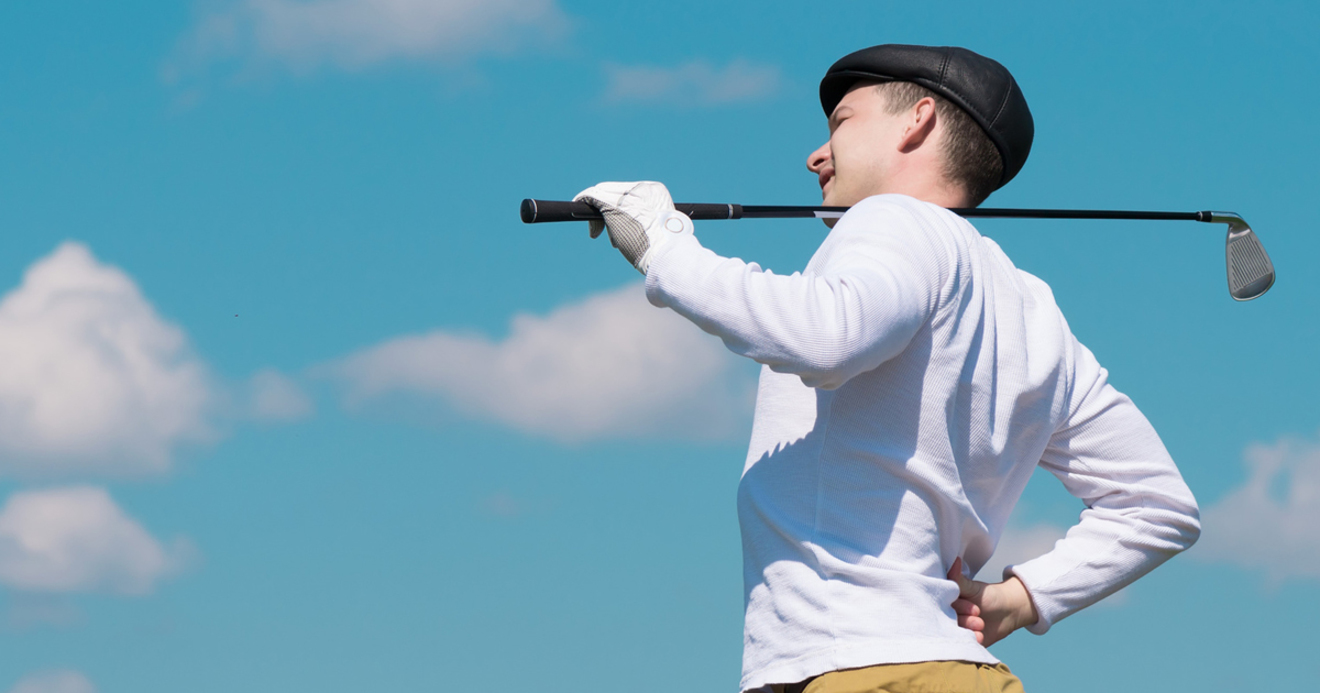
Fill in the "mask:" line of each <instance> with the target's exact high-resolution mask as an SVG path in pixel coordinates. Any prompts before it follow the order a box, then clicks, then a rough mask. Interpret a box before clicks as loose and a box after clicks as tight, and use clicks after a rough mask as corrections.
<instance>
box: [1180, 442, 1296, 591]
mask: <svg viewBox="0 0 1320 693" xmlns="http://www.w3.org/2000/svg"><path fill="white" fill-rule="evenodd" d="M1243 457H1244V458H1245V462H1246V469H1247V480H1246V482H1245V483H1243V484H1242V485H1241V486H1239V487H1237V488H1235V489H1233V490H1232V491H1230V492H1229V493H1228V494H1227V495H1226V496H1224V497H1223V498H1222V499H1220V500H1219V502H1217V503H1215V504H1214V505H1212V506H1210V507H1209V508H1206V509H1205V510H1204V511H1203V512H1202V513H1201V526H1202V532H1201V540H1200V541H1199V542H1197V544H1196V546H1195V547H1193V549H1192V550H1191V551H1190V552H1189V555H1192V556H1195V557H1196V558H1198V559H1200V560H1203V561H1208V562H1216V563H1231V564H1234V565H1238V566H1242V567H1244V568H1248V569H1251V570H1257V571H1261V572H1263V573H1265V575H1266V577H1267V579H1268V580H1269V581H1270V583H1272V584H1278V583H1281V582H1283V581H1285V580H1289V579H1311V580H1316V579H1320V443H1317V442H1311V441H1302V440H1296V439H1287V438H1285V439H1283V440H1280V441H1277V442H1276V443H1274V444H1272V445H1264V444H1254V445H1251V446H1250V447H1248V448H1247V449H1246V451H1245V453H1244V455H1243Z"/></svg>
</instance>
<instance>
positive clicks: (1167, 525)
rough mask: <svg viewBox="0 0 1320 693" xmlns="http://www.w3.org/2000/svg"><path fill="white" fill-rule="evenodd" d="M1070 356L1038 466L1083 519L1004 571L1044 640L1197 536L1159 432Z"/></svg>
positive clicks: (1193, 508) (1193, 514)
mask: <svg viewBox="0 0 1320 693" xmlns="http://www.w3.org/2000/svg"><path fill="white" fill-rule="evenodd" d="M1073 353H1074V356H1075V359H1074V363H1075V366H1074V372H1075V380H1074V383H1073V393H1072V397H1071V398H1070V399H1071V406H1070V409H1069V413H1068V416H1067V417H1066V419H1065V420H1064V421H1063V422H1062V424H1061V425H1060V426H1059V428H1058V429H1057V430H1056V431H1055V433H1054V435H1053V436H1052V438H1051V439H1050V442H1049V445H1048V447H1047V448H1046V449H1045V452H1044V454H1043V456H1042V459H1041V461H1040V465H1041V466H1042V467H1044V468H1045V469H1048V470H1049V471H1050V472H1051V473H1052V474H1054V476H1056V477H1058V479H1059V480H1060V481H1061V482H1063V485H1064V487H1066V488H1067V489H1068V492H1069V493H1071V494H1072V495H1074V496H1076V497H1077V498H1080V499H1082V501H1084V502H1085V503H1086V509H1085V510H1083V511H1082V514H1081V519H1080V521H1079V522H1078V523H1077V524H1076V525H1075V526H1073V527H1072V529H1070V530H1069V531H1068V533H1067V535H1066V536H1065V537H1064V538H1063V539H1060V540H1059V541H1058V543H1056V544H1055V546H1054V549H1053V550H1052V551H1050V552H1049V553H1047V554H1045V555H1043V556H1041V557H1039V558H1035V559H1032V560H1030V561H1027V562H1025V563H1021V564H1018V565H1014V566H1009V567H1008V568H1005V570H1004V576H1005V577H1008V576H1009V575H1016V576H1017V577H1018V579H1020V580H1022V583H1023V584H1024V585H1025V586H1026V588H1027V591H1028V592H1029V593H1030V594H1031V598H1032V601H1033V603H1034V604H1035V605H1036V609H1037V611H1038V612H1039V614H1040V620H1039V621H1037V622H1036V624H1035V625H1033V626H1030V627H1028V630H1030V631H1031V632H1033V633H1036V634H1038V635H1039V634H1043V633H1044V632H1045V631H1047V630H1049V629H1050V626H1052V625H1053V624H1054V623H1055V622H1057V621H1058V620H1060V619H1062V618H1064V617H1066V616H1069V615H1071V614H1073V613H1076V612H1077V611H1079V610H1081V609H1083V608H1085V607H1087V606H1090V605H1091V604H1094V603H1095V602H1098V601H1100V600H1101V599H1103V598H1105V597H1107V596H1109V595H1110V594H1113V593H1114V592H1117V591H1118V590H1120V589H1122V588H1123V587H1125V586H1127V585H1128V584H1130V583H1132V582H1133V581H1135V580H1136V579H1137V578H1139V577H1141V576H1142V575H1145V574H1146V573H1148V572H1150V571H1151V570H1153V569H1155V567H1156V566H1158V565H1160V564H1161V563H1163V562H1164V561H1166V560H1168V559H1169V558H1171V557H1172V556H1173V555H1174V554H1177V553H1178V552H1180V551H1183V550H1184V549H1186V548H1188V547H1189V546H1191V545H1192V544H1193V543H1194V542H1195V541H1196V539H1197V537H1198V536H1199V535H1200V531H1201V525H1200V519H1199V513H1198V510H1197V505H1196V499H1195V498H1194V497H1193V496H1192V492H1191V490H1190V489H1189V488H1188V487H1187V484H1186V483H1185V482H1184V481H1183V478H1182V475H1181V474H1180V473H1179V472H1178V468H1177V466H1175V465H1174V462H1173V459H1172V458H1170V456H1169V453H1168V451H1167V450H1166V449H1165V447H1164V444H1163V442H1161V441H1160V438H1159V435H1158V434H1156V432H1155V429H1154V427H1152V426H1151V425H1150V422H1149V421H1147V420H1146V417H1145V416H1144V415H1142V413H1141V412H1140V411H1139V410H1138V409H1137V407H1136V405H1134V404H1133V403H1132V400H1130V399H1128V398H1127V396H1125V395H1123V394H1122V393H1120V392H1118V391H1117V390H1115V389H1114V388H1113V386H1112V385H1110V384H1109V382H1108V373H1107V372H1106V371H1105V369H1104V368H1102V367H1100V364H1099V363H1097V362H1096V359H1095V356H1094V355H1092V354H1091V352H1090V350H1088V349H1087V348H1086V347H1084V346H1082V345H1081V344H1080V343H1078V342H1077V341H1076V340H1075V339H1074V340H1073Z"/></svg>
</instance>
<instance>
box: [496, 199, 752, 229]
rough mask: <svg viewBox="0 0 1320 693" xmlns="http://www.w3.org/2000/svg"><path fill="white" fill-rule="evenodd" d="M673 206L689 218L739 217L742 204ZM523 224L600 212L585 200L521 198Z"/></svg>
mask: <svg viewBox="0 0 1320 693" xmlns="http://www.w3.org/2000/svg"><path fill="white" fill-rule="evenodd" d="M674 207H675V208H676V209H677V210H678V211H680V212H682V213H684V214H686V215H688V217H689V218H691V219H697V220H700V219H741V218H742V205H729V204H693V203H679V204H676V205H674ZM518 213H519V215H520V216H521V217H522V220H523V223H524V224H540V223H544V222H550V221H586V220H589V219H599V218H600V212H597V211H596V208H595V207H592V206H591V205H589V204H587V203H585V202H565V201H561V200H531V199H528V200H523V201H522V206H521V207H519V209H518Z"/></svg>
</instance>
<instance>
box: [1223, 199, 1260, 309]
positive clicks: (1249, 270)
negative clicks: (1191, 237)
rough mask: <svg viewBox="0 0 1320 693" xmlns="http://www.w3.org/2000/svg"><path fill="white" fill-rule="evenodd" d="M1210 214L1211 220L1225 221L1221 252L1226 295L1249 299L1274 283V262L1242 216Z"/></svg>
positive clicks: (1256, 296) (1235, 298)
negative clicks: (1225, 230) (1223, 246)
mask: <svg viewBox="0 0 1320 693" xmlns="http://www.w3.org/2000/svg"><path fill="white" fill-rule="evenodd" d="M1210 214H1211V218H1210V220H1211V221H1212V222H1219V223H1223V224H1228V238H1227V240H1225V242H1224V243H1225V250H1224V254H1225V260H1226V263H1227V266H1228V293H1229V295H1231V296H1232V297H1233V300H1235V301H1250V300H1251V299H1253V298H1258V297H1260V296H1261V295H1263V294H1264V293H1265V292H1266V291H1269V290H1270V287H1271V286H1274V263H1272V262H1270V256H1269V255H1268V254H1266V253H1265V246H1263V245H1261V243H1260V239H1259V238H1257V237H1256V234H1255V232H1254V231H1252V230H1251V227H1250V226H1248V225H1247V222H1246V220H1245V219H1243V218H1242V217H1240V216H1238V215H1237V214H1234V213H1233V212H1211V213H1210Z"/></svg>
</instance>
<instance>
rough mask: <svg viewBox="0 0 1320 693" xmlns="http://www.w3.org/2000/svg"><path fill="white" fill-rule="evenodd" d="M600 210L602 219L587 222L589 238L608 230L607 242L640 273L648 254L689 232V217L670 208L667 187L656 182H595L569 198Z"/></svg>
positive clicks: (648, 260) (643, 271)
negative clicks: (603, 218)
mask: <svg viewBox="0 0 1320 693" xmlns="http://www.w3.org/2000/svg"><path fill="white" fill-rule="evenodd" d="M573 200H574V201H577V200H581V201H583V202H586V203H587V204H589V205H591V206H592V207H595V208H596V209H598V210H600V214H601V216H603V217H605V220H604V221H603V222H602V221H592V222H591V237H592V238H595V237H597V236H599V235H600V232H601V231H602V230H606V229H608V230H609V232H610V243H613V244H614V247H615V248H618V249H619V252H621V253H623V257H624V258H626V259H627V260H628V262H631V263H632V265H633V267H636V268H637V270H638V271H640V272H641V273H642V274H646V268H647V267H648V266H650V264H651V254H652V253H654V252H655V249H656V248H658V247H660V246H661V245H663V244H665V243H667V242H669V241H670V240H671V239H673V238H674V237H676V236H680V235H683V234H691V233H692V220H691V219H689V218H688V216H687V215H686V214H683V213H682V212H679V211H678V210H676V209H674V200H673V199H672V198H670V197H669V190H668V189H666V188H665V186H664V185H661V184H660V183H654V182H651V181H642V182H640V183H599V184H596V185H593V186H591V187H590V188H587V189H586V190H583V191H582V192H580V193H578V194H577V196H576V197H574V198H573Z"/></svg>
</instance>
